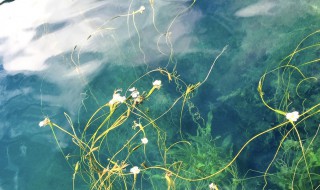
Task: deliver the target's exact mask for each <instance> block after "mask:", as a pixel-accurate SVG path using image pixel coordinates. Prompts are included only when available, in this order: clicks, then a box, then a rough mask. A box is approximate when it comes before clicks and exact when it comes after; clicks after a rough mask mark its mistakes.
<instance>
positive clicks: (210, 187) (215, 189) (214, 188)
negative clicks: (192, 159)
mask: <svg viewBox="0 0 320 190" xmlns="http://www.w3.org/2000/svg"><path fill="white" fill-rule="evenodd" d="M209 189H210V190H219V189H218V186H217V185H216V184H214V183H210V184H209Z"/></svg>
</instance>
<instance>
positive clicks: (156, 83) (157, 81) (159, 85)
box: [152, 80, 161, 89]
mask: <svg viewBox="0 0 320 190" xmlns="http://www.w3.org/2000/svg"><path fill="white" fill-rule="evenodd" d="M152 85H153V86H154V87H155V88H157V89H160V87H161V80H155V81H154V82H153V83H152Z"/></svg>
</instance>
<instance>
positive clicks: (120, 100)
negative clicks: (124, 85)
mask: <svg viewBox="0 0 320 190" xmlns="http://www.w3.org/2000/svg"><path fill="white" fill-rule="evenodd" d="M125 100H126V97H124V96H120V94H119V93H114V94H113V97H112V100H110V101H109V104H110V105H113V104H115V103H123V102H124V101H125Z"/></svg>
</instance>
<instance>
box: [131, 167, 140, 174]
mask: <svg viewBox="0 0 320 190" xmlns="http://www.w3.org/2000/svg"><path fill="white" fill-rule="evenodd" d="M130 173H133V174H135V175H136V174H138V173H140V169H139V168H138V166H133V167H132V168H131V169H130Z"/></svg>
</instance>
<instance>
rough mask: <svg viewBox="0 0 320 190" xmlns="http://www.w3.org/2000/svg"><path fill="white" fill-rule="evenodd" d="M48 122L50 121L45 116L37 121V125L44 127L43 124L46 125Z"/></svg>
mask: <svg viewBox="0 0 320 190" xmlns="http://www.w3.org/2000/svg"><path fill="white" fill-rule="evenodd" d="M49 123H50V120H49V118H47V117H46V118H45V119H44V120H43V121H40V122H39V127H44V126H46V125H48V124H49Z"/></svg>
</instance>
